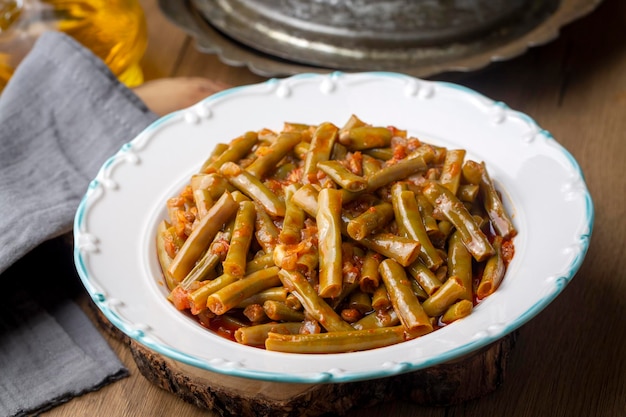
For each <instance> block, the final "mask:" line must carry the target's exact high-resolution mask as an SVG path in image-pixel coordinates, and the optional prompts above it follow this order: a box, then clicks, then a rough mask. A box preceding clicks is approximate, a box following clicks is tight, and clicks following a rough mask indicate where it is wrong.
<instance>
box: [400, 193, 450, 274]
mask: <svg viewBox="0 0 626 417" xmlns="http://www.w3.org/2000/svg"><path fill="white" fill-rule="evenodd" d="M391 202H392V204H393V211H394V213H395V218H396V223H397V225H398V228H399V229H400V231H401V233H402V234H404V235H405V236H406V237H408V238H410V239H413V240H415V241H417V242H419V243H420V245H421V246H420V255H419V257H420V259H421V260H422V261H423V262H424V263H425V264H426V266H428V267H429V268H431V269H436V268H438V267H439V265H441V264H442V263H443V259H441V256H439V252H437V250H436V249H435V246H434V245H433V243H432V242H431V241H430V237H428V234H427V233H426V229H425V228H424V223H423V222H422V216H421V215H420V211H419V206H418V205H417V199H416V198H415V193H413V191H404V190H403V189H402V185H401V184H400V183H396V184H394V185H393V186H392V187H391Z"/></svg>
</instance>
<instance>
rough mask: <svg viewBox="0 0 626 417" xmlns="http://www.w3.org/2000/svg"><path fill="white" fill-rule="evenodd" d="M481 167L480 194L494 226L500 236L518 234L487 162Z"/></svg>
mask: <svg viewBox="0 0 626 417" xmlns="http://www.w3.org/2000/svg"><path fill="white" fill-rule="evenodd" d="M480 167H481V170H480V173H481V177H480V194H481V196H482V199H483V204H484V205H485V210H486V211H487V215H489V219H491V224H492V225H493V228H494V229H496V232H497V233H498V234H499V235H500V236H502V237H503V238H505V239H508V238H511V237H513V236H515V235H516V234H517V230H515V226H513V222H512V221H511V219H510V218H509V216H508V214H507V213H506V210H505V209H504V204H503V203H502V200H501V199H500V196H499V195H498V192H497V191H496V188H495V186H494V185H493V181H492V180H491V177H490V176H489V173H488V172H487V167H486V166H485V163H484V162H483V163H481V165H480Z"/></svg>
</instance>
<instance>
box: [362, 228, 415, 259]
mask: <svg viewBox="0 0 626 417" xmlns="http://www.w3.org/2000/svg"><path fill="white" fill-rule="evenodd" d="M358 242H359V243H360V244H361V245H363V246H365V247H366V248H368V249H371V250H374V251H376V252H378V253H380V254H381V255H383V256H386V257H387V258H391V259H393V260H395V261H397V262H398V263H399V264H400V265H402V266H409V265H411V264H412V263H413V262H414V261H415V260H416V259H417V257H418V256H419V254H420V246H421V245H420V244H419V242H416V241H414V240H411V239H408V238H406V237H402V236H397V235H394V234H393V233H377V234H375V235H370V236H368V237H366V238H363V239H361V240H359V241H358Z"/></svg>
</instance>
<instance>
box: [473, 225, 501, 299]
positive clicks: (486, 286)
mask: <svg viewBox="0 0 626 417" xmlns="http://www.w3.org/2000/svg"><path fill="white" fill-rule="evenodd" d="M493 247H494V249H495V250H496V253H495V255H493V256H492V257H491V258H489V259H488V260H487V262H486V263H485V269H484V270H483V275H482V277H481V279H480V282H479V284H478V288H477V289H476V295H477V296H478V298H480V299H483V298H485V297H487V296H489V295H491V294H492V293H493V292H494V291H495V290H496V288H498V286H499V285H500V282H501V281H502V278H504V272H505V271H506V266H505V263H504V259H503V258H502V237H501V236H496V237H495V238H494V241H493Z"/></svg>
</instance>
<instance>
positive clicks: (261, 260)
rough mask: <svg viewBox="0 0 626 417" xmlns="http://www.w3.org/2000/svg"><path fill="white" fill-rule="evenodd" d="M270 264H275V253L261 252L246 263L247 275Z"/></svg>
mask: <svg viewBox="0 0 626 417" xmlns="http://www.w3.org/2000/svg"><path fill="white" fill-rule="evenodd" d="M270 266H274V255H273V254H272V253H271V252H267V253H263V254H260V255H258V256H255V257H254V258H253V259H252V260H250V261H248V263H247V264H246V275H249V274H251V273H253V272H256V271H260V270H261V269H265V268H269V267H270Z"/></svg>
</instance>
